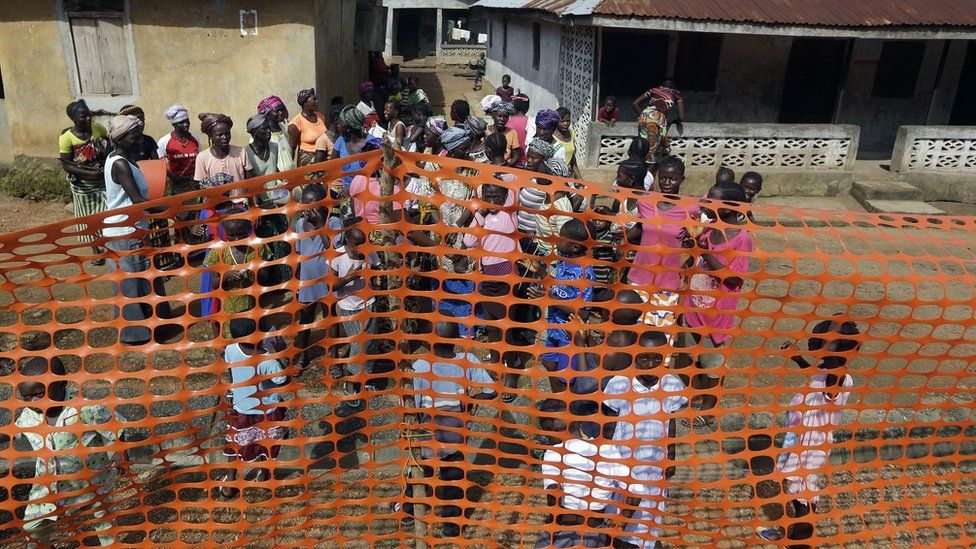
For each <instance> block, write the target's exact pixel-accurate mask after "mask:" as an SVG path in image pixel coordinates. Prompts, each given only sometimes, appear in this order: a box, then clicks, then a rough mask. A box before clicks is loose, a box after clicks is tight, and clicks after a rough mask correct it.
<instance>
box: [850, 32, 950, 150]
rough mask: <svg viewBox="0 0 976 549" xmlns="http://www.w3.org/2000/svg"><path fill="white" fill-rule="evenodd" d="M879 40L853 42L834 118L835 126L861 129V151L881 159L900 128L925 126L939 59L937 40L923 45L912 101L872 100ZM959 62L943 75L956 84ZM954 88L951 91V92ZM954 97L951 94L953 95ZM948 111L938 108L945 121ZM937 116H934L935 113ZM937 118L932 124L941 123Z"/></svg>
mask: <svg viewBox="0 0 976 549" xmlns="http://www.w3.org/2000/svg"><path fill="white" fill-rule="evenodd" d="M883 43H884V41H883V40H856V41H855V42H854V55H853V62H852V63H851V68H850V72H849V73H848V78H847V84H846V85H845V87H844V99H843V102H842V103H841V108H840V111H839V112H838V115H837V123H838V124H855V125H858V126H861V151H862V152H863V153H867V154H871V153H878V154H880V155H881V156H885V155H887V154H889V153H890V152H891V149H892V147H893V146H894V143H895V137H896V136H897V134H898V128H899V127H900V126H905V125H912V124H925V113H926V110H927V109H928V105H929V98H930V96H931V94H932V86H933V83H934V81H935V76H936V73H937V71H938V66H939V58H940V56H941V55H942V44H943V41H941V40H932V41H928V42H927V43H926V48H925V57H924V60H923V61H922V67H921V70H920V71H919V75H918V83H917V84H916V86H915V95H914V97H911V98H907V99H890V98H881V97H872V96H871V92H872V88H873V86H874V76H875V73H876V72H877V70H878V65H877V60H878V59H880V57H881V47H882V44H883ZM960 69H961V61H960V63H959V64H957V65H956V66H954V67H952V66H949V64H948V63H947V64H946V70H945V74H946V75H950V78H955V79H956V81H958V73H959V70H960ZM954 89H955V86H953V87H952V90H954ZM953 96H954V94H953ZM951 108H952V103H951V102H949V103H948V107H945V106H942V107H941V109H943V110H944V111H945V112H944V114H943V117H944V118H945V119H946V120H947V119H948V111H949V110H951ZM936 114H938V113H936ZM942 122H943V121H942V120H939V118H938V117H937V118H936V119H935V120H934V121H933V123H935V124H939V123H942Z"/></svg>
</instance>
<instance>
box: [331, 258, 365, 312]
mask: <svg viewBox="0 0 976 549" xmlns="http://www.w3.org/2000/svg"><path fill="white" fill-rule="evenodd" d="M336 251H337V252H341V251H343V249H342V248H338V249H337V250H336ZM364 264H365V260H364V259H353V258H352V257H350V256H349V254H348V253H343V254H342V255H340V256H338V257H336V258H335V259H334V260H333V261H332V268H333V269H334V270H335V272H336V275H337V276H340V277H343V276H346V275H348V274H349V273H351V272H353V271H355V270H356V269H359V268H362V266H363V265H364ZM365 288H366V279H365V278H363V277H361V276H359V277H356V278H355V279H354V280H352V281H351V282H349V283H348V284H346V285H345V286H343V287H342V288H339V289H338V290H336V292H335V296H336V297H338V298H339V302H338V303H336V306H337V307H339V308H340V309H342V310H344V311H349V312H353V313H358V312H359V311H362V310H363V308H364V307H365V305H366V302H365V300H363V298H362V296H360V295H358V293H359V292H361V291H362V290H363V289H365Z"/></svg>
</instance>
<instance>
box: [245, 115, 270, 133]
mask: <svg viewBox="0 0 976 549" xmlns="http://www.w3.org/2000/svg"><path fill="white" fill-rule="evenodd" d="M267 122H268V115H266V114H264V113H260V114H255V115H254V116H252V117H251V118H248V119H247V133H251V132H253V131H254V130H256V129H258V128H260V127H261V126H263V125H265V124H266V123H267Z"/></svg>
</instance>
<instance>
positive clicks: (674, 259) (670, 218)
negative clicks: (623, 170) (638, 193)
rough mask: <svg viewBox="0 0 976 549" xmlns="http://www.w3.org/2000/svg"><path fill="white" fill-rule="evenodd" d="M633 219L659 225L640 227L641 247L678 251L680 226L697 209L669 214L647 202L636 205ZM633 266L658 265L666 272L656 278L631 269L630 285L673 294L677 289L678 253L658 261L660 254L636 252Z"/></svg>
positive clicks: (693, 217) (678, 278)
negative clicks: (651, 287) (653, 220)
mask: <svg viewBox="0 0 976 549" xmlns="http://www.w3.org/2000/svg"><path fill="white" fill-rule="evenodd" d="M637 215H638V216H639V217H640V218H641V219H655V218H656V219H658V220H659V221H661V225H660V226H658V225H655V224H652V223H644V224H643V225H642V227H641V229H642V232H641V241H640V245H641V246H651V247H664V248H672V249H675V250H681V236H680V235H681V233H682V231H683V230H684V228H685V227H684V225H683V224H682V222H684V221H688V219H689V218H691V219H695V218H697V217H698V215H699V210H698V207H697V206H692V207H691V208H685V207H684V206H675V207H673V208H671V209H670V210H661V211H660V212H659V211H658V210H657V206H656V205H655V204H653V203H651V202H647V201H644V200H640V201H638V202H637ZM634 265H661V266H662V267H664V268H665V269H667V270H666V271H662V272H659V273H657V274H655V273H653V272H651V271H645V270H644V269H638V268H636V267H632V268H631V269H630V274H628V275H627V277H628V278H629V279H630V281H631V282H632V283H634V284H637V285H640V286H645V285H651V284H653V286H654V287H655V289H663V290H677V289H678V288H680V287H681V273H680V272H679V271H680V270H681V252H680V251H677V252H675V253H670V254H665V255H664V259H663V260H662V259H661V254H659V253H656V252H652V251H648V250H640V251H638V252H637V255H635V256H634Z"/></svg>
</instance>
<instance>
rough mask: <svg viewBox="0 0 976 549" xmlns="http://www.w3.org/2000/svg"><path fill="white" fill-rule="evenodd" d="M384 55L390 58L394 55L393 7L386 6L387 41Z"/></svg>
mask: <svg viewBox="0 0 976 549" xmlns="http://www.w3.org/2000/svg"><path fill="white" fill-rule="evenodd" d="M383 56H384V57H386V58H387V59H389V58H390V57H392V56H393V8H390V7H388V8H386V43H385V44H384V47H383Z"/></svg>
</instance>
